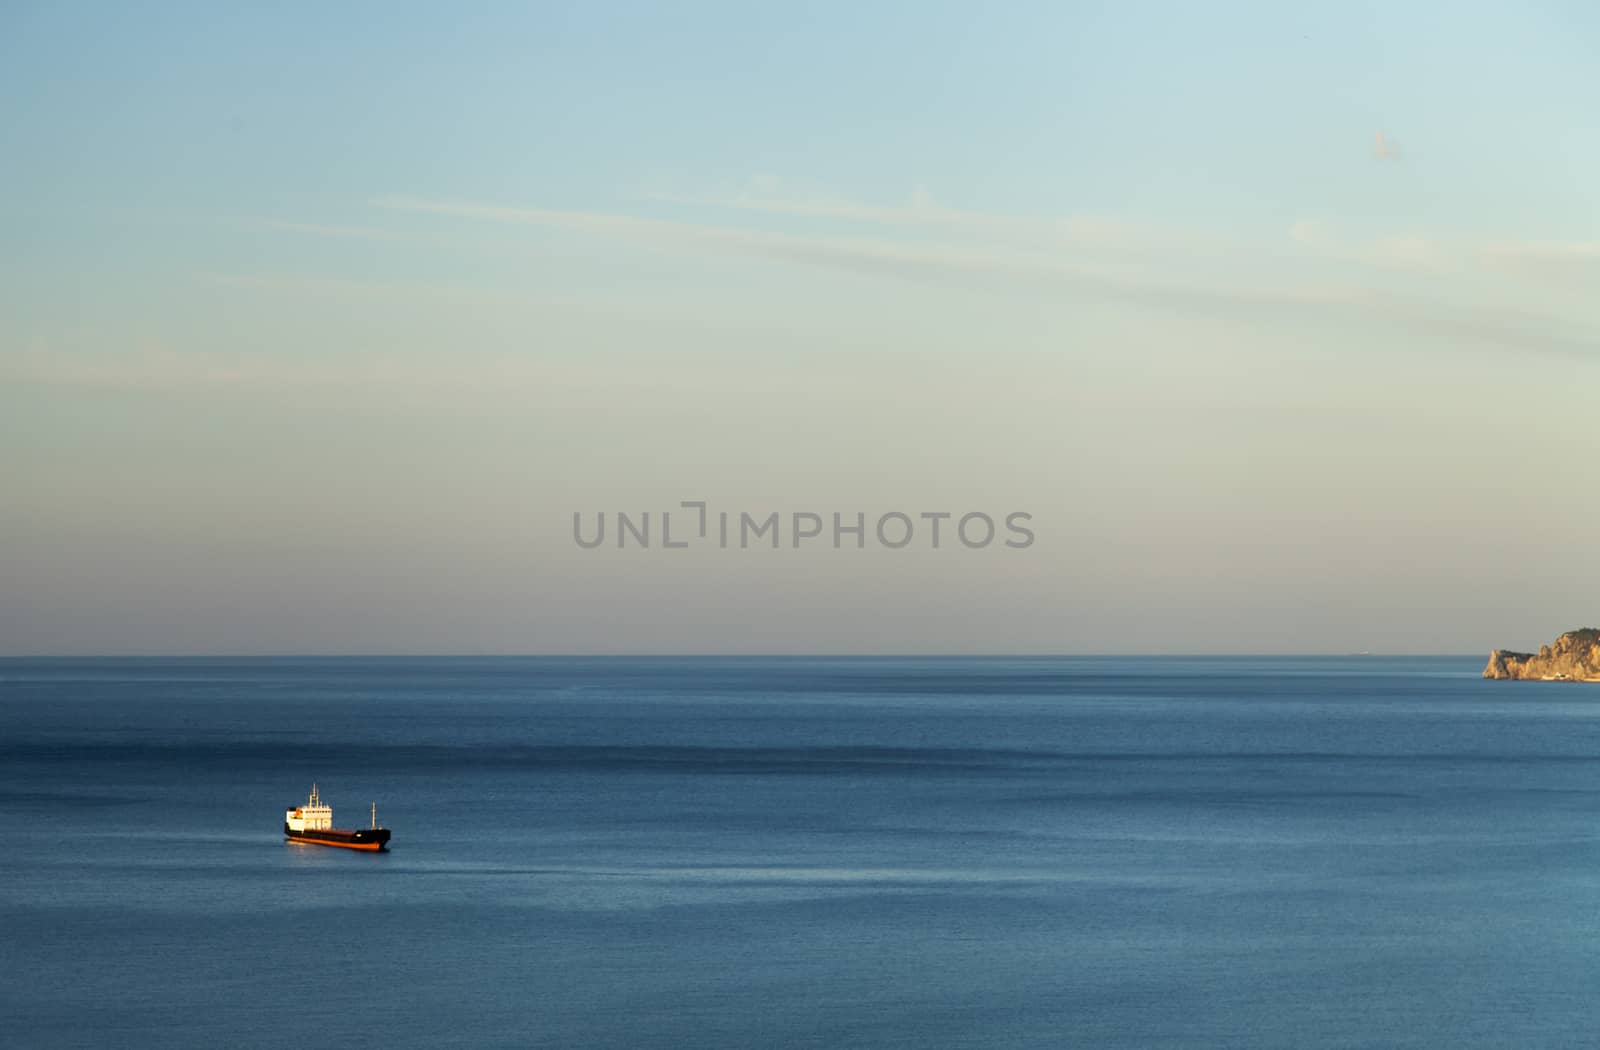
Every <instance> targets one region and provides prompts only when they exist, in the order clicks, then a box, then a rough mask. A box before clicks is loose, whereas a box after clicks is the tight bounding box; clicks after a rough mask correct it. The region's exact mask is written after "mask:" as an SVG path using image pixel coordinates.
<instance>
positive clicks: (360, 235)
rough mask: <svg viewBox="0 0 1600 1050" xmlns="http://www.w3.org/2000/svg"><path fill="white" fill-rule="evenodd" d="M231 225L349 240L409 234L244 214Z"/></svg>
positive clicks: (394, 238)
mask: <svg viewBox="0 0 1600 1050" xmlns="http://www.w3.org/2000/svg"><path fill="white" fill-rule="evenodd" d="M228 222H229V224H230V225H233V226H237V227H240V228H243V229H248V230H254V231H258V232H263V233H288V234H303V235H306V236H310V237H338V238H344V239H348V240H365V241H401V240H406V239H408V236H409V235H408V234H405V233H401V232H398V231H396V230H382V229H376V228H373V227H369V226H330V225H326V224H324V223H315V222H290V221H287V220H284V219H268V218H257V217H253V216H242V217H237V218H233V219H230V220H228Z"/></svg>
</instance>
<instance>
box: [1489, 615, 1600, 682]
mask: <svg viewBox="0 0 1600 1050" xmlns="http://www.w3.org/2000/svg"><path fill="white" fill-rule="evenodd" d="M1483 677H1485V678H1531V679H1534V680H1535V681H1541V682H1600V629H1596V628H1594V627H1585V628H1583V629H1582V630H1581V631H1568V632H1567V633H1566V634H1564V635H1562V636H1561V637H1560V638H1557V639H1556V640H1555V643H1554V644H1553V645H1542V646H1540V647H1539V651H1538V652H1537V653H1514V652H1511V651H1510V650H1508V649H1496V650H1495V651H1494V652H1492V653H1490V654H1489V666H1488V667H1485V668H1484V669H1483Z"/></svg>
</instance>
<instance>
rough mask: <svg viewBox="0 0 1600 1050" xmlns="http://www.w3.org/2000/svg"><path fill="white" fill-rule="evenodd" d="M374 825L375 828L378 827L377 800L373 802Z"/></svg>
mask: <svg viewBox="0 0 1600 1050" xmlns="http://www.w3.org/2000/svg"><path fill="white" fill-rule="evenodd" d="M372 827H373V829H374V830H376V829H377V827H378V804H377V803H376V802H374V803H373V804H372Z"/></svg>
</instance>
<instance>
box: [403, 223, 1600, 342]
mask: <svg viewBox="0 0 1600 1050" xmlns="http://www.w3.org/2000/svg"><path fill="white" fill-rule="evenodd" d="M372 203H373V204H374V205H376V206H378V207H381V208H386V209H392V210H399V211H411V212H424V213H429V214H435V215H445V216H453V217H456V218H462V219H470V220H476V221H486V222H494V223H500V224H506V225H519V226H533V227H544V228H554V229H561V230H567V231H572V232H577V233H582V234H589V235H594V236H602V237H609V238H614V239H621V240H627V241H633V242H637V243H642V244H646V245H648V246H651V247H653V248H655V249H657V250H663V251H676V250H684V249H691V250H695V251H700V252H725V253H734V254H740V255H755V256H760V257H765V258H769V259H773V260H778V261H784V262H791V263H799V264H805V265H811V266H821V267H826V268H832V269H837V270H846V271H852V272H858V273H870V274H876V275H880V276H892V277H897V278H901V279H911V280H939V281H945V282H949V281H952V280H954V281H957V282H958V283H962V284H965V285H968V286H972V285H974V284H978V283H981V282H980V281H979V280H978V279H981V281H984V282H989V283H988V284H987V285H986V286H988V287H998V288H1004V289H1011V290H1018V289H1022V290H1026V289H1030V288H1031V289H1033V290H1036V291H1038V290H1043V291H1046V292H1054V293H1056V294H1073V295H1078V296H1082V297H1085V298H1087V299H1095V300H1100V301H1106V300H1110V301H1121V302H1126V303H1130V304H1133V305H1135V306H1137V307H1139V308H1141V309H1160V310H1176V311H1182V312H1196V313H1205V314H1221V315H1225V316H1227V317H1228V318H1230V319H1231V320H1235V321H1240V320H1242V321H1246V322H1248V321H1251V320H1269V321H1271V320H1287V321H1290V322H1293V321H1295V320H1296V318H1298V320H1299V321H1300V322H1308V321H1309V322H1318V321H1329V320H1338V321H1341V322H1347V321H1367V322H1377V323H1381V324H1388V325H1392V326H1400V327H1404V328H1409V329H1414V330H1419V331H1422V332H1426V333H1427V334H1430V335H1438V334H1440V333H1449V334H1450V335H1451V336H1452V337H1462V338H1465V339H1466V340H1468V341H1471V342H1477V343H1488V344H1492V345H1498V346H1505V347H1511V348H1516V349H1521V350H1535V351H1539V350H1545V351H1550V352H1555V353H1560V354H1572V353H1583V354H1589V353H1593V352H1595V351H1597V350H1600V338H1597V333H1596V332H1595V331H1594V329H1593V326H1592V322H1590V321H1588V320H1586V319H1572V318H1565V317H1559V316H1544V315H1540V314H1536V313H1531V312H1529V311H1526V310H1523V309H1509V308H1508V309H1507V310H1504V311H1502V310H1500V308H1499V307H1498V306H1497V305H1496V304H1495V303H1493V302H1483V301H1480V300H1474V299H1470V298H1468V297H1467V295H1466V294H1465V293H1464V292H1463V294H1461V295H1460V296H1459V297H1458V298H1459V300H1460V301H1458V302H1451V301H1450V300H1449V297H1448V289H1446V290H1445V292H1446V294H1445V296H1443V297H1437V298H1434V297H1429V298H1423V297H1414V296H1413V297H1407V296H1403V295H1398V294H1395V293H1391V292H1379V291H1375V290H1373V289H1371V288H1369V287H1367V286H1366V285H1365V284H1364V283H1362V282H1360V281H1356V280H1352V281H1350V282H1347V283H1330V282H1328V281H1327V280H1326V279H1321V280H1317V281H1297V280H1295V279H1294V277H1293V276H1292V275H1285V274H1281V273H1280V274H1274V275H1273V276H1272V277H1271V278H1270V279H1262V280H1259V281H1257V282H1254V283H1250V282H1245V281H1240V280H1232V281H1224V280H1218V279H1215V278H1213V277H1211V276H1210V275H1209V274H1208V273H1205V272H1197V271H1198V266H1197V265H1196V264H1191V263H1188V262H1186V261H1185V260H1183V259H1181V258H1179V259H1176V260H1175V261H1173V262H1171V263H1168V264H1166V265H1164V266H1162V267H1160V268H1157V267H1151V266H1116V265H1108V264H1096V263H1085V262H1080V261H1076V260H1074V259H1071V258H1068V257H1065V256H1064V255H1062V254H1060V253H1055V254H1052V253H1050V252H1044V251H1024V250H1021V249H1019V248H1009V247H1007V246H1004V245H997V244H995V243H992V242H987V241H985V242H982V243H973V242H966V243H961V242H944V243H940V244H936V245H935V244H928V243H925V242H922V241H896V240H893V239H887V238H859V237H842V236H838V235H833V234H801V233H779V232H774V231H769V230H756V229H748V228H743V227H734V226H721V225H711V224H703V223H690V222H682V221H676V220H667V219H657V218H647V217H642V216H636V215H627V214H616V213H601V212H571V211H560V210H554V209H545V208H525V207H509V206H505V205H498V204H486V203H477V202H467V201H444V200H430V199H426V198H418V197H409V196H400V195H391V196H385V197H380V198H377V199H375V200H374V201H373V202H372ZM1298 229H1299V233H1300V236H1301V238H1302V239H1307V240H1309V239H1312V238H1313V233H1314V234H1315V238H1314V239H1315V240H1316V241H1317V242H1318V245H1319V247H1321V248H1322V250H1324V251H1326V250H1327V249H1326V243H1327V241H1328V236H1327V234H1326V231H1324V230H1320V229H1318V230H1315V231H1313V228H1312V227H1309V226H1302V227H1298ZM1363 251H1364V252H1365V253H1366V254H1367V256H1368V257H1369V258H1368V261H1369V262H1383V261H1384V260H1386V259H1387V260H1388V262H1389V263H1390V264H1391V265H1394V264H1403V265H1408V266H1412V267H1419V268H1420V267H1424V266H1426V267H1428V268H1435V269H1437V268H1439V267H1440V266H1441V265H1442V262H1443V260H1445V259H1446V258H1447V257H1446V256H1444V255H1443V254H1441V253H1439V252H1438V251H1437V249H1436V248H1435V246H1434V245H1433V244H1432V243H1431V242H1429V241H1426V240H1424V239H1422V238H1390V239H1388V240H1380V241H1378V242H1375V243H1373V244H1369V245H1366V246H1365V247H1364V249H1363ZM1230 261H1231V262H1234V263H1237V262H1238V261H1239V259H1238V258H1234V259H1232V260H1230ZM1307 311H1309V313H1308V312H1307Z"/></svg>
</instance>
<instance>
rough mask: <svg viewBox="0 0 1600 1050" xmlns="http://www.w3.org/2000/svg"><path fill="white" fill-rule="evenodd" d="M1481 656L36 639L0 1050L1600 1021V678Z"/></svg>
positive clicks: (7, 722)
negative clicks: (258, 655) (97, 645)
mask: <svg viewBox="0 0 1600 1050" xmlns="http://www.w3.org/2000/svg"><path fill="white" fill-rule="evenodd" d="M1482 664H1483V658H1482V657H1481V656H1477V657H1471V656H1462V657H1437V658H1423V657H1415V658H1411V657H1408V658H1385V657H1365V656H1363V657H1339V658H1334V657H1329V658H1222V657H1216V658H1180V657H1171V658H1148V657H1140V658H1132V657H1128V658H1118V657H1103V658H1079V657H1072V658H1067V657H1062V658H1027V659H1017V658H982V659H969V658H887V657H886V658H821V657H818V658H670V659H669V658H598V657H595V658H588V657H585V658H556V657H549V658H545V657H540V658H337V659H334V658H315V659H313V658H289V657H284V658H272V659H6V660H0V824H3V827H4V843H3V846H0V1044H4V1045H6V1046H16V1047H28V1048H33V1047H38V1048H48V1047H95V1048H99V1047H116V1048H140V1047H152V1048H156V1047H159V1048H163V1050H166V1048H188V1047H197V1048H198V1047H204V1048H214V1047H284V1046H296V1047H303V1046H327V1047H335V1046H337V1047H384V1048H395V1047H430V1048H431V1047H451V1046H463V1047H574V1048H596V1047H602V1048H604V1047H617V1048H657V1047H660V1048H666V1047H673V1048H678V1047H683V1048H721V1047H730V1048H731V1047H739V1048H763V1047H816V1048H829V1050H832V1048H845V1047H895V1048H902V1047H903V1048H919V1050H920V1048H938V1047H983V1048H987V1047H1050V1048H1057V1047H1092V1048H1101V1047H1107V1048H1123V1047H1126V1048H1141V1050H1142V1048H1152V1047H1229V1048H1274V1050H1278V1048H1285V1047H1341V1048H1343V1047H1430V1048H1431V1047H1437V1048H1452V1050H1458V1048H1464V1047H1507V1048H1519V1050H1521V1048H1528V1047H1566V1046H1584V1045H1591V1046H1592V1045H1595V1044H1596V1042H1597V1040H1600V929H1597V924H1600V687H1589V686H1583V685H1576V684H1561V683H1548V684H1547V683H1525V682H1486V681H1483V680H1481V679H1480V678H1479V677H1478V675H1479V672H1480V671H1481V668H1482ZM313 782H314V783H315V784H316V785H317V787H318V790H319V791H320V793H321V794H322V796H323V798H324V799H326V800H327V801H328V802H330V803H331V804H332V805H333V807H334V817H335V823H336V824H337V825H338V826H341V827H352V826H364V825H366V824H367V823H369V822H370V819H371V812H370V807H371V805H372V804H373V803H374V802H375V803H376V804H377V814H378V818H379V821H380V822H381V823H382V824H383V825H385V826H387V827H389V828H391V829H392V831H393V841H392V843H391V848H390V850H389V851H388V852H386V853H382V854H365V853H356V852H352V851H347V850H337V849H327V848H320V847H313V846H306V845H301V844H292V843H287V842H285V840H284V837H283V834H282V827H283V814H284V811H285V809H288V808H291V807H293V806H295V805H296V804H298V803H301V802H303V801H304V800H305V798H306V796H307V794H308V793H309V791H310V789H311V786H312V784H313Z"/></svg>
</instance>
